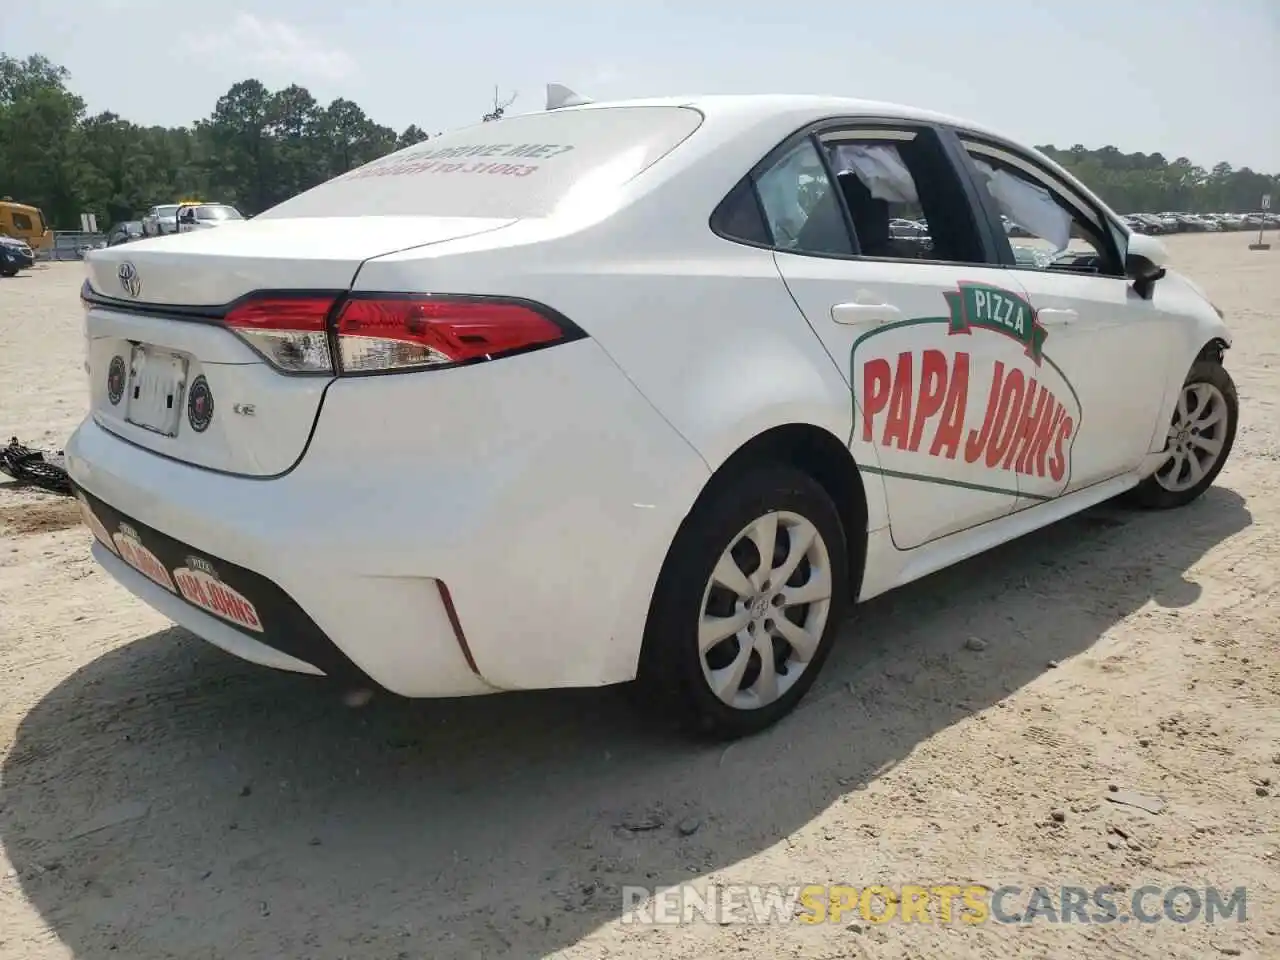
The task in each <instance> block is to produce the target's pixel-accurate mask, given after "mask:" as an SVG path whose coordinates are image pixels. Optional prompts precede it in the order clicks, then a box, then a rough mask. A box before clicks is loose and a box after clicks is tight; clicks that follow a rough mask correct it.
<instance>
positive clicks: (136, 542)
mask: <svg viewBox="0 0 1280 960" xmlns="http://www.w3.org/2000/svg"><path fill="white" fill-rule="evenodd" d="M112 539H113V540H114V541H115V544H116V552H117V553H119V554H120V559H121V560H123V561H124V562H125V563H127V564H128V565H129V566H131V567H133V569H135V570H137V571H138V572H139V573H140V574H142V575H143V576H144V577H146V578H147V579H148V580H150V581H151V582H152V583H158V584H159V585H160V586H162V587H164V588H165V589H166V590H168V591H169V592H170V593H175V592H176V591H175V590H174V588H173V578H172V577H170V576H169V571H168V570H166V569H165V568H164V564H163V563H161V562H160V558H159V557H157V556H156V555H155V554H154V553H152V552H151V551H150V550H148V549H147V548H146V547H145V546H143V545H142V538H141V537H140V536H138V531H137V530H135V529H133V527H131V526H129V524H127V523H122V524H120V526H119V527H117V528H116V533H115V536H114V537H113V538H112Z"/></svg>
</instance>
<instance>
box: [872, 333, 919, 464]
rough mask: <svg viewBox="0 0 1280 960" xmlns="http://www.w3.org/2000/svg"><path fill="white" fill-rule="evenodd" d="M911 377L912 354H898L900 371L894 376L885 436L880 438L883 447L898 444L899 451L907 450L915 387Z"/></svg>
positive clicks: (885, 423)
mask: <svg viewBox="0 0 1280 960" xmlns="http://www.w3.org/2000/svg"><path fill="white" fill-rule="evenodd" d="M914 385H915V384H914V380H913V377H912V375H911V354H910V353H900V354H898V369H897V370H896V371H895V372H894V374H893V394H892V396H890V398H889V416H888V418H887V419H886V420H885V422H884V436H882V437H881V438H880V443H881V445H882V446H886V447H887V446H889V444H890V443H896V444H897V445H898V449H899V450H906V449H907V441H908V440H909V439H910V438H909V436H908V434H909V433H910V431H911V389H912V387H913V386H914Z"/></svg>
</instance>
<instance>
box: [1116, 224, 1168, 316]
mask: <svg viewBox="0 0 1280 960" xmlns="http://www.w3.org/2000/svg"><path fill="white" fill-rule="evenodd" d="M1168 262H1169V251H1168V249H1167V248H1166V247H1165V245H1164V244H1163V243H1161V242H1160V241H1159V240H1157V239H1156V238H1155V237H1152V236H1148V235H1146V234H1143V233H1133V234H1130V235H1129V251H1128V253H1127V254H1126V256H1125V261H1124V271H1125V274H1126V275H1127V276H1128V277H1129V279H1130V280H1132V281H1133V290H1134V293H1136V294H1137V295H1138V296H1140V297H1141V298H1142V299H1143V300H1150V299H1151V294H1152V293H1153V292H1154V290H1155V286H1156V281H1158V280H1161V279H1163V278H1164V276H1165V274H1166V273H1168V270H1167V268H1166V267H1165V264H1167V263H1168Z"/></svg>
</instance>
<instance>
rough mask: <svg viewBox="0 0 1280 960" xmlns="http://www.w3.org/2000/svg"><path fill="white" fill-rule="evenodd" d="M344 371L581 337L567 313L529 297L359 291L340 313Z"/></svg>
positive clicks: (431, 363) (465, 359) (478, 355)
mask: <svg viewBox="0 0 1280 960" xmlns="http://www.w3.org/2000/svg"><path fill="white" fill-rule="evenodd" d="M336 327H337V343H338V360H339V363H340V364H341V370H342V372H343V373H385V372H392V371H408V370H422V369H431V368H437V367H443V366H453V365H456V364H462V363H472V362H476V361H482V360H492V359H495V358H497V357H501V356H509V355H510V354H513V353H523V352H525V351H528V350H533V349H537V348H540V347H546V346H550V345H551V344H553V343H562V342H565V341H568V340H575V339H578V338H579V337H581V336H582V335H583V334H582V332H581V331H580V330H578V329H577V328H576V327H574V326H573V325H572V324H570V323H569V322H568V321H567V320H565V319H564V318H561V317H556V316H554V315H552V313H551V312H550V311H548V310H546V309H545V308H543V307H540V306H537V305H535V304H531V303H526V302H524V301H513V300H505V299H493V298H486V297H474V298H472V297H443V296H442V297H435V296H411V295H372V296H366V295H357V296H354V297H352V298H351V299H350V300H348V301H347V302H346V303H345V304H344V305H343V307H342V310H341V311H340V312H339V314H338V319H337V325H336Z"/></svg>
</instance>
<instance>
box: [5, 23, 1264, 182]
mask: <svg viewBox="0 0 1280 960" xmlns="http://www.w3.org/2000/svg"><path fill="white" fill-rule="evenodd" d="M0 51H3V52H4V53H7V54H10V55H12V56H26V55H27V54H30V53H42V54H44V55H46V56H48V57H49V58H50V59H52V60H54V61H55V62H57V63H60V64H62V65H63V66H65V67H67V68H68V69H69V70H70V71H71V73H72V79H71V86H72V87H73V89H74V90H75V91H76V92H77V93H79V94H80V95H81V96H82V97H84V99H85V100H86V101H87V103H88V106H89V110H90V111H91V112H97V111H103V110H111V111H114V112H115V113H118V114H120V115H121V116H123V117H125V118H126V119H129V120H132V121H134V122H136V123H142V124H165V125H178V124H186V123H190V122H192V121H194V120H195V119H197V118H201V117H205V116H207V115H208V114H209V113H210V112H211V111H212V109H213V105H214V102H215V101H216V100H217V98H218V97H219V96H220V95H221V94H223V93H224V92H226V90H227V88H228V87H230V86H231V84H233V83H235V82H237V81H239V80H242V79H245V78H247V77H256V78H258V79H260V80H262V81H263V82H264V83H265V84H267V86H269V87H272V88H273V89H274V88H278V87H282V86H286V85H288V84H289V83H299V84H301V85H303V86H305V87H307V88H308V89H310V90H311V92H312V93H313V94H314V95H315V96H316V97H317V98H318V99H320V100H321V101H322V102H328V101H329V100H332V99H333V98H335V97H346V98H348V99H351V100H354V101H356V102H357V103H358V104H360V106H361V107H363V108H364V109H365V112H366V113H367V114H368V115H369V116H370V117H371V118H372V119H373V120H376V121H377V122H379V123H383V124H386V125H388V126H391V127H394V128H396V129H397V130H403V129H404V128H405V127H407V126H408V125H409V124H417V125H418V126H420V127H422V128H423V129H425V130H427V131H429V132H431V133H435V132H438V131H442V130H447V129H450V128H453V127H458V126H463V125H467V124H470V123H473V122H475V121H476V120H478V119H479V117H480V116H481V115H482V114H483V113H484V112H486V110H488V109H490V108H491V106H492V101H493V96H494V88H495V86H496V87H497V88H498V89H499V90H500V92H501V95H502V96H503V97H504V98H505V97H506V96H509V95H511V94H517V99H516V101H515V103H514V105H513V107H512V111H513V112H524V111H531V110H540V109H542V108H543V106H544V104H545V87H546V84H547V83H548V82H550V81H554V82H558V83H564V84H567V85H568V86H570V87H572V88H573V89H575V90H577V91H578V92H580V93H582V94H583V95H585V96H588V97H591V98H593V99H596V100H605V99H619V98H626V97H647V96H666V95H685V94H699V93H816V94H835V95H841V96H852V97H861V98H866V99H874V100H889V101H893V102H897V103H905V104H910V105H912V106H917V107H924V108H928V109H932V110H937V111H941V112H943V113H948V114H951V115H954V116H958V117H963V118H965V119H967V120H971V121H974V122H977V123H981V124H985V125H987V126H990V127H993V128H996V129H998V130H1000V131H1002V132H1004V133H1006V134H1007V135H1009V136H1011V137H1014V138H1016V139H1018V140H1021V141H1023V142H1027V143H1032V144H1044V143H1051V144H1053V145H1055V146H1058V147H1069V146H1071V145H1072V144H1075V143H1082V144H1085V145H1086V146H1089V147H1100V146H1104V145H1106V144H1113V145H1115V146H1117V147H1119V148H1120V149H1121V150H1124V151H1125V152H1133V151H1139V150H1140V151H1143V152H1147V153H1149V152H1153V151H1159V152H1161V153H1163V154H1165V155H1166V156H1167V157H1168V158H1170V159H1172V158H1174V157H1177V156H1186V157H1189V158H1190V159H1192V160H1193V161H1195V162H1196V163H1199V164H1202V165H1204V166H1206V167H1209V166H1212V165H1213V164H1215V163H1217V162H1218V161H1220V160H1225V161H1227V162H1228V163H1230V164H1232V165H1233V166H1236V167H1242V166H1251V167H1253V168H1254V169H1255V170H1261V171H1264V172H1268V173H1280V107H1278V106H1277V102H1278V96H1277V95H1278V94H1280V0H1057V2H1054V0H1049V2H1040V0H889V2H884V0H843V2H837V3H829V2H828V3H794V2H766V0H702V2H698V0H684V2H667V0H639V2H633V3H623V2H619V0H594V2H591V3H568V2H561V0H543V2H541V3H535V2H532V0H526V2H512V0H451V2H442V0H437V2H434V3H432V2H429V0H416V2H413V0H404V2H400V0H363V2H362V3H349V2H341V3H339V2H332V3H326V2H325V0H212V2H211V0H30V2H25V3H23V2H16V3H14V2H8V3H3V15H2V17H0Z"/></svg>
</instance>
